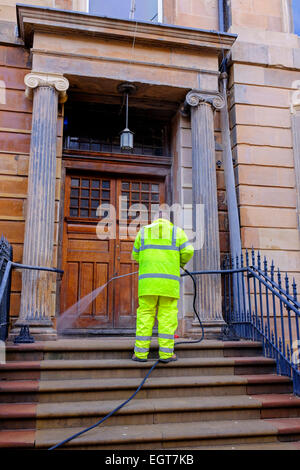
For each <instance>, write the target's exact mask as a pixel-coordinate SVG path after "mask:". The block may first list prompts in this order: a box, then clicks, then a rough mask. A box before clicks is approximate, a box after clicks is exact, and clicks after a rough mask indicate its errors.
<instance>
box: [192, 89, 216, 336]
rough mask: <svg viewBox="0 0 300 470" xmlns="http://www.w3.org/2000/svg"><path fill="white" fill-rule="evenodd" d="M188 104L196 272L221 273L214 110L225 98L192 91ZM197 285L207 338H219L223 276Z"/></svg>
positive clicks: (205, 277)
mask: <svg viewBox="0 0 300 470" xmlns="http://www.w3.org/2000/svg"><path fill="white" fill-rule="evenodd" d="M186 105H189V106H190V109H191V127H192V166H193V171H192V175H193V176H192V186H193V231H194V233H196V234H197V243H196V245H198V246H195V255H194V270H195V271H196V270H201V271H202V270H219V269H220V242H219V220H218V201H217V177H216V159H215V139H214V111H215V110H216V109H221V108H222V107H223V106H224V99H223V97H222V95H221V94H219V93H207V92H205V91H204V92H202V91H197V90H196V91H194V90H192V91H190V92H189V93H188V94H187V96H186ZM201 213H202V214H203V217H201ZM199 214H200V217H198V215H199ZM197 219H198V220H197ZM199 241H200V244H199ZM197 282H198V311H199V314H200V318H201V320H202V323H203V325H204V327H205V329H206V337H214V336H217V335H218V334H219V333H220V331H221V327H222V326H223V325H224V320H223V316H222V292H221V276H220V275H218V274H213V275H212V274H209V275H200V276H197Z"/></svg>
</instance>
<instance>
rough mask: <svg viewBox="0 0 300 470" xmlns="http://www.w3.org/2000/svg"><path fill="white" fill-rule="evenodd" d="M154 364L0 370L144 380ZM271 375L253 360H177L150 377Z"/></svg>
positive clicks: (271, 364) (60, 364) (5, 374)
mask: <svg viewBox="0 0 300 470" xmlns="http://www.w3.org/2000/svg"><path fill="white" fill-rule="evenodd" d="M153 363H154V360H149V361H148V362H147V363H138V362H133V361H131V360H130V359H122V360H120V359H89V360H84V359H80V360H79V359H78V360H66V359H54V360H42V361H24V362H21V361H19V362H7V363H6V364H3V365H2V366H1V368H0V370H1V377H2V379H6V380H13V379H15V380H16V379H28V380H32V379H40V380H55V379H58V378H62V379H64V380H66V379H74V378H77V379H88V378H94V379H96V378H99V379H101V378H110V377H118V378H128V377H141V378H142V377H144V376H145V375H146V374H147V372H148V370H149V367H151V365H153ZM274 371H275V361H274V360H273V359H269V358H265V357H259V356H253V357H233V358H231V357H199V358H197V357H192V358H183V359H179V360H178V361H177V362H172V363H169V364H167V365H165V364H162V363H159V364H158V365H157V367H156V368H155V369H154V371H153V372H152V374H151V376H152V377H159V376H161V375H163V376H165V377H178V376H180V377H181V376H202V375H205V376H207V375H227V374H228V375H233V374H237V375H243V374H253V373H255V374H268V373H273V372H274Z"/></svg>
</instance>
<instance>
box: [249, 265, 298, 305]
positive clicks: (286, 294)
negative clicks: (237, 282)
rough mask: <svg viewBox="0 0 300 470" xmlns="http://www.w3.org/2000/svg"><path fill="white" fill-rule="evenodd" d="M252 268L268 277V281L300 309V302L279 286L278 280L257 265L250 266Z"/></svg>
mask: <svg viewBox="0 0 300 470" xmlns="http://www.w3.org/2000/svg"><path fill="white" fill-rule="evenodd" d="M248 267H249V268H250V269H253V270H255V271H257V272H258V273H259V274H260V275H261V276H263V277H264V278H265V279H267V281H268V282H269V283H271V284H272V286H273V287H275V288H276V289H278V290H280V292H281V293H282V294H283V295H285V296H286V297H287V298H288V299H289V301H290V302H292V303H293V304H295V305H296V306H297V307H298V308H299V309H300V303H299V302H297V300H295V299H293V297H292V296H291V295H290V294H289V293H288V292H286V291H285V290H284V289H283V288H282V287H280V286H279V284H277V282H275V281H274V280H272V279H271V278H270V277H269V276H267V275H266V273H265V272H264V271H262V270H261V269H259V268H257V267H256V266H248Z"/></svg>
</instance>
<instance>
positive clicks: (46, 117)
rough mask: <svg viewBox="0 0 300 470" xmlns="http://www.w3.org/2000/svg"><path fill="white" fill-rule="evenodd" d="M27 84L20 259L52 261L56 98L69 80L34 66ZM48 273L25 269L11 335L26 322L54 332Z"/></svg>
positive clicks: (35, 331)
mask: <svg viewBox="0 0 300 470" xmlns="http://www.w3.org/2000/svg"><path fill="white" fill-rule="evenodd" d="M25 84H26V87H27V88H26V95H27V97H29V98H30V97H32V98H33V113H32V132H31V147H30V163H29V174H28V198H27V214H26V224H25V239H24V251H23V264H28V265H35V266H45V267H52V261H53V260H52V258H53V244H54V218H55V183H56V142H57V136H56V134H57V113H58V101H59V100H61V101H65V100H66V90H67V89H68V86H69V83H68V80H67V79H66V78H64V77H63V76H61V75H56V74H54V75H49V74H43V73H34V72H33V73H29V74H28V75H26V77H25ZM52 276H53V274H51V273H49V272H43V271H31V270H30V271H28V270H24V271H23V273H22V294H21V310H20V314H19V318H18V320H17V322H16V323H15V325H14V329H13V330H12V333H11V335H12V336H14V335H16V334H17V333H18V328H19V327H20V326H21V325H23V324H26V325H29V326H30V333H31V334H32V335H33V337H34V338H35V339H38V340H40V339H47V340H48V339H55V338H56V331H55V330H54V328H53V326H52V321H51V317H52V316H53V315H54V311H51V306H52V305H53V302H52V301H51V285H52V281H53V278H52Z"/></svg>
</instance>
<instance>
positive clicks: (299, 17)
mask: <svg viewBox="0 0 300 470" xmlns="http://www.w3.org/2000/svg"><path fill="white" fill-rule="evenodd" d="M292 6H293V22H294V33H295V34H299V36H300V2H299V0H292Z"/></svg>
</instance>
